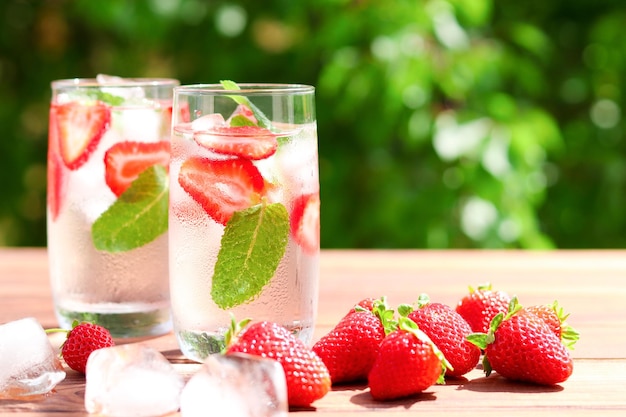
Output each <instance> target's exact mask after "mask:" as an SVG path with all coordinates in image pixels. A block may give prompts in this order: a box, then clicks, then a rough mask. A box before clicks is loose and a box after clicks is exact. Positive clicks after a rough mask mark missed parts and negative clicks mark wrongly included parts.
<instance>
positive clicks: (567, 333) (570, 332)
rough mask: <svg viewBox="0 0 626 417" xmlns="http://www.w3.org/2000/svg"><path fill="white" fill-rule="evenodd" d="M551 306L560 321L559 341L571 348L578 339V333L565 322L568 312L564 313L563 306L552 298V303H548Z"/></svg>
mask: <svg viewBox="0 0 626 417" xmlns="http://www.w3.org/2000/svg"><path fill="white" fill-rule="evenodd" d="M548 306H549V307H550V308H552V309H553V310H554V312H555V314H556V315H557V317H558V318H559V321H560V322H561V342H562V343H563V344H564V345H565V347H566V348H568V349H571V350H573V349H574V345H575V344H576V342H577V341H578V339H580V333H578V331H577V330H576V329H574V328H573V327H572V326H570V325H569V324H567V322H566V320H567V318H568V317H569V313H565V310H564V309H563V307H561V306H560V305H559V302H558V301H557V300H554V302H553V303H552V304H549V305H548Z"/></svg>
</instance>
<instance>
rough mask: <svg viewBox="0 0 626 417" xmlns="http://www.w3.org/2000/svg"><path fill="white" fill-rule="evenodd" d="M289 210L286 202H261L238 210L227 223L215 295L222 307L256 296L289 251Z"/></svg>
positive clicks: (212, 295)
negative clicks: (287, 249) (286, 250)
mask: <svg viewBox="0 0 626 417" xmlns="http://www.w3.org/2000/svg"><path fill="white" fill-rule="evenodd" d="M288 235H289V214H288V213H287V209H286V208H285V206H284V205H282V204H280V203H274V204H258V205H256V206H253V207H250V208H248V209H245V210H241V211H237V212H235V213H234V214H233V217H232V218H231V219H230V220H229V222H228V223H227V224H226V229H225V230H224V235H223V236H222V241H221V247H220V251H219V253H218V255H217V262H216V263H215V270H214V273H213V284H212V288H211V297H212V298H213V301H214V302H215V304H217V305H218V306H219V307H220V308H222V309H228V308H231V307H235V306H238V305H240V304H243V303H246V302H248V301H250V300H252V299H254V298H255V297H256V296H257V295H258V294H260V293H261V291H262V290H263V287H264V286H265V285H266V284H267V283H268V282H269V281H270V280H271V279H272V277H273V276H274V273H275V272H276V268H278V263H279V262H280V260H281V259H282V257H283V256H284V254H285V249H286V248H287V240H288Z"/></svg>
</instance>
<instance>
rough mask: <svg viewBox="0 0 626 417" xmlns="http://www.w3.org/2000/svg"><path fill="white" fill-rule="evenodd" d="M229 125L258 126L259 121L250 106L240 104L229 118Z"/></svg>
mask: <svg viewBox="0 0 626 417" xmlns="http://www.w3.org/2000/svg"><path fill="white" fill-rule="evenodd" d="M227 122H228V125H229V126H246V125H248V126H256V125H258V124H259V123H258V121H257V119H256V117H254V113H253V112H252V110H250V107H248V106H245V105H243V104H240V105H238V106H237V108H236V109H235V111H234V112H233V114H231V115H230V117H229V118H228V120H227Z"/></svg>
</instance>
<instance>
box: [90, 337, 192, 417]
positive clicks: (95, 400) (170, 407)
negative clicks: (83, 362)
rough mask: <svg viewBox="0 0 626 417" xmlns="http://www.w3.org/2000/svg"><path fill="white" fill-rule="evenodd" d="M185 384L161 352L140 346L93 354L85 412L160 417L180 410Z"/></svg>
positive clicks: (129, 346) (129, 416)
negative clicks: (181, 394) (181, 395)
mask: <svg viewBox="0 0 626 417" xmlns="http://www.w3.org/2000/svg"><path fill="white" fill-rule="evenodd" d="M184 384H185V382H184V379H183V377H182V375H180V374H178V373H177V372H176V370H175V369H174V367H173V366H172V364H170V363H169V362H168V360H167V359H166V358H165V357H164V356H163V354H161V352H159V351H158V350H156V349H154V348H152V347H149V346H146V345H144V344H141V343H134V344H127V345H117V346H113V347H109V348H104V349H99V350H96V351H94V352H93V353H92V354H91V355H90V356H89V360H88V361H87V372H86V385H85V408H86V409H87V411H88V412H90V413H98V414H100V415H105V416H126V417H131V416H133V417H143V416H160V415H165V414H168V413H172V412H175V411H177V410H178V408H179V405H180V393H181V390H182V389H183V386H184Z"/></svg>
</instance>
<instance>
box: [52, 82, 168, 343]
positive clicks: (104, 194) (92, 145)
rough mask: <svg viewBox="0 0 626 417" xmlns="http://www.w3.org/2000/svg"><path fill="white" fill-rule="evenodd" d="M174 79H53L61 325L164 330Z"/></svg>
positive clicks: (56, 288) (132, 332)
mask: <svg viewBox="0 0 626 417" xmlns="http://www.w3.org/2000/svg"><path fill="white" fill-rule="evenodd" d="M176 85H178V81H176V80H172V79H120V78H118V77H110V76H98V78H96V79H72V80H59V81H54V82H53V83H52V101H51V105H50V119H49V145H48V204H47V206H48V256H49V268H50V279H51V286H52V293H53V298H54V303H55V310H56V315H57V318H58V320H59V322H60V325H61V326H62V327H65V328H70V327H71V325H72V322H73V321H74V320H78V321H83V320H87V321H91V322H95V323H97V324H100V325H102V326H104V327H106V328H107V329H109V331H110V332H111V334H112V335H113V337H116V338H135V337H144V336H150V335H156V334H162V333H166V332H168V331H169V330H170V329H171V318H170V310H169V284H168V256H167V249H168V238H167V213H168V196H169V179H168V174H167V172H168V165H169V156H170V140H169V139H170V130H171V114H172V94H173V88H174V87H175V86H176Z"/></svg>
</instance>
